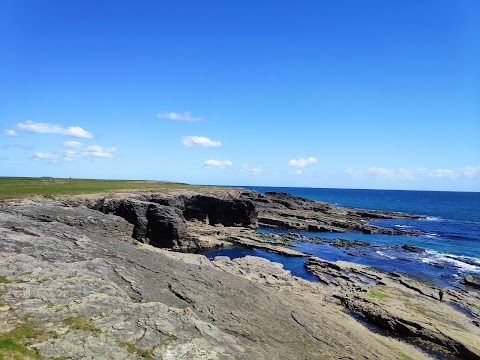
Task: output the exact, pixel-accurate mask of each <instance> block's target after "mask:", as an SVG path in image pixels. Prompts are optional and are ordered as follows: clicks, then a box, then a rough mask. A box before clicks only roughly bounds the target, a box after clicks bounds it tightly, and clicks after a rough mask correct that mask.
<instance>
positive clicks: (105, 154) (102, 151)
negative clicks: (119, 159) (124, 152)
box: [82, 145, 117, 159]
mask: <svg viewBox="0 0 480 360" xmlns="http://www.w3.org/2000/svg"><path fill="white" fill-rule="evenodd" d="M115 151H117V148H116V147H111V148H104V147H102V146H100V145H92V146H88V147H87V148H86V149H85V151H83V153H82V154H83V155H84V156H85V157H101V158H109V159H111V158H113V153H114V152H115Z"/></svg>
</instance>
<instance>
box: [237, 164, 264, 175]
mask: <svg viewBox="0 0 480 360" xmlns="http://www.w3.org/2000/svg"><path fill="white" fill-rule="evenodd" d="M240 172H248V173H250V174H251V175H260V174H261V173H262V172H263V169H262V168H259V167H255V166H252V165H249V164H245V165H243V166H242V167H241V168H240Z"/></svg>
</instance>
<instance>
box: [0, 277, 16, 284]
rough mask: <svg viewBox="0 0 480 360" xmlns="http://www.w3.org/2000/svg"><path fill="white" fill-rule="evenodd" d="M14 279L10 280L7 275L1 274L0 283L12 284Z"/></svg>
mask: <svg viewBox="0 0 480 360" xmlns="http://www.w3.org/2000/svg"><path fill="white" fill-rule="evenodd" d="M12 282H13V281H11V280H8V279H7V277H6V276H0V284H10V283H12Z"/></svg>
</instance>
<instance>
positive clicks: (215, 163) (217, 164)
mask: <svg viewBox="0 0 480 360" xmlns="http://www.w3.org/2000/svg"><path fill="white" fill-rule="evenodd" d="M202 165H203V166H205V167H210V168H212V167H214V168H220V169H223V168H225V167H227V166H232V165H233V163H232V162H231V161H230V160H213V159H210V160H207V161H205V162H204V163H203V164H202Z"/></svg>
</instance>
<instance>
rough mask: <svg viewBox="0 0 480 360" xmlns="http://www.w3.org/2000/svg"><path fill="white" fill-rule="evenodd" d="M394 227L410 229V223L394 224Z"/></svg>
mask: <svg viewBox="0 0 480 360" xmlns="http://www.w3.org/2000/svg"><path fill="white" fill-rule="evenodd" d="M395 227H398V228H402V229H411V228H412V227H411V226H410V225H395Z"/></svg>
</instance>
